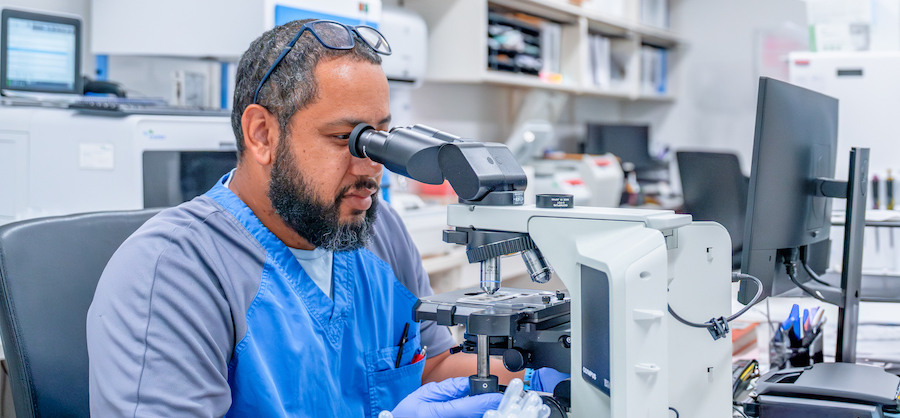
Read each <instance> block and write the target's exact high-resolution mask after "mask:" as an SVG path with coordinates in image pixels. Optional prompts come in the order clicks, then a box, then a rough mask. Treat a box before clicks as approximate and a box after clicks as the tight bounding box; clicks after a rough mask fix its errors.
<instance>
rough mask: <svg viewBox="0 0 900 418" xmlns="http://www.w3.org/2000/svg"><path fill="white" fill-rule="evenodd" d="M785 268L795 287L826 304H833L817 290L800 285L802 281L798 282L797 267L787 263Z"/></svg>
mask: <svg viewBox="0 0 900 418" xmlns="http://www.w3.org/2000/svg"><path fill="white" fill-rule="evenodd" d="M784 266H785V267H786V270H787V275H788V277H790V278H791V281H792V282H794V286H797V287H799V288H800V289H802V290H803V291H804V292H806V294H808V295H810V296H812V297H814V298H816V299H818V300H820V301H822V302H825V303H828V304H830V303H831V302H829V301H827V300H825V297H824V296H822V295H821V294H820V293H819V292H818V291H815V290H812V289H810V288H808V287H806V286H805V285H804V284H803V283H800V281H799V280H797V266H795V265H794V264H791V263H787V262H786V263H785V264H784Z"/></svg>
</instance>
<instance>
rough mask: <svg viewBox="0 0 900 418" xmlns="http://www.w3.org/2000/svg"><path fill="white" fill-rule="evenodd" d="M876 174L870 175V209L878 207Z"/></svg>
mask: <svg viewBox="0 0 900 418" xmlns="http://www.w3.org/2000/svg"><path fill="white" fill-rule="evenodd" d="M879 205H880V202H879V201H878V176H872V209H878V206H879Z"/></svg>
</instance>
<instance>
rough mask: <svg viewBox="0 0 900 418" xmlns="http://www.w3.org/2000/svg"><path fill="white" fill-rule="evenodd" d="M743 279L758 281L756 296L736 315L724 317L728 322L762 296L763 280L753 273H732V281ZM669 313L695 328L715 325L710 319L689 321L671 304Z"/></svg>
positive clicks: (754, 303) (745, 310) (741, 313)
mask: <svg viewBox="0 0 900 418" xmlns="http://www.w3.org/2000/svg"><path fill="white" fill-rule="evenodd" d="M741 280H753V281H755V282H756V295H754V296H753V300H751V301H750V303H748V304H747V306H744V307H743V309H741V310H740V311H738V313H736V314H734V315H731V316H729V317H728V318H724V319H725V321H726V322H731V321H733V320H734V319H735V318H737V317H739V316H741V315H743V314H744V313H745V312H747V311H748V310H749V309H750V308H752V307H753V305H756V303H757V302H759V299H760V298H761V297H762V289H763V284H762V282H761V281H760V280H759V279H757V278H756V277H753V276H751V275H749V274H742V273H732V274H731V282H732V283H734V282H738V281H741ZM669 313H670V314H672V317H674V318H675V319H677V320H678V322H681V323H682V324H685V325H687V326H689V327H694V328H709V327H710V326H712V325H713V324H712V323H711V322H709V321H707V322H704V323H702V324H698V323H695V322H691V321H688V320H686V319H684V318H682V317H680V316H678V314H676V313H675V311H673V310H672V306H671V305H670V306H669Z"/></svg>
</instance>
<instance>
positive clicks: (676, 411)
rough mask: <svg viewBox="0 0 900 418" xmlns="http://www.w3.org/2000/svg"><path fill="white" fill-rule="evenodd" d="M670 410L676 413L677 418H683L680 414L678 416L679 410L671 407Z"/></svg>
mask: <svg viewBox="0 0 900 418" xmlns="http://www.w3.org/2000/svg"><path fill="white" fill-rule="evenodd" d="M669 409H671V410H673V411H675V418H678V417H680V416H681V415H680V414H678V410H677V409H675V408H672V407H671V406H670V407H669Z"/></svg>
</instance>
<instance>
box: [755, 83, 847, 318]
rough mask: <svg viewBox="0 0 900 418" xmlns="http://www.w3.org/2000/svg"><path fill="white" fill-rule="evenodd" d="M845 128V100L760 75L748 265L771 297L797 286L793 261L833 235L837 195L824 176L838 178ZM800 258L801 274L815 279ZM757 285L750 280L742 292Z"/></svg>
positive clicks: (802, 277)
mask: <svg viewBox="0 0 900 418" xmlns="http://www.w3.org/2000/svg"><path fill="white" fill-rule="evenodd" d="M837 132H838V100H837V99H835V98H833V97H829V96H826V95H823V94H820V93H816V92H814V91H811V90H807V89H804V88H801V87H797V86H794V85H791V84H788V83H785V82H781V81H778V80H774V79H770V78H767V77H761V78H760V81H759V96H758V101H757V108H756V133H755V137H754V141H753V162H752V166H751V173H750V187H749V189H750V191H749V196H748V199H747V215H746V220H745V222H746V224H745V228H744V245H743V257H742V260H741V271H742V272H743V273H746V274H750V275H753V276H756V277H757V278H759V279H760V281H762V283H763V296H771V295H777V294H780V293H783V292H785V291H787V290H789V289H793V288H794V285H793V283H792V282H791V281H790V278H789V277H788V275H787V271H786V267H785V261H792V260H795V261H797V260H798V259H797V258H798V257H809V258H814V255H815V253H816V252H818V251H817V247H819V246H813V244H816V243H821V242H823V241H826V240H828V239H829V232H830V229H831V205H832V203H831V201H832V199H831V198H828V197H825V196H824V195H823V194H822V193H821V192H820V191H819V190H818V188H817V182H816V179H825V178H827V179H831V178H833V177H834V167H835V160H836V157H837V156H836V148H837ZM825 248H826V249H827V244H826V246H825ZM802 259H803V258H800V260H802ZM807 261H808V262H807V264H813V263H810V262H809V261H813V260H809V259H807ZM796 265H797V266H799V268H797V278H798V281H801V282H803V281H807V280H809V275H808V274H807V273H806V271H805V270H804V268H803V267H802V266H801V265H800V264H799V263H797V264H796ZM755 291H756V286H749V287H748V286H746V283H744V284H742V286H741V292H740V293H739V295H738V298H739V300H740V301H741V302H744V303H747V302H749V300H750V299H752V297H753V294H754V293H755Z"/></svg>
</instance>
